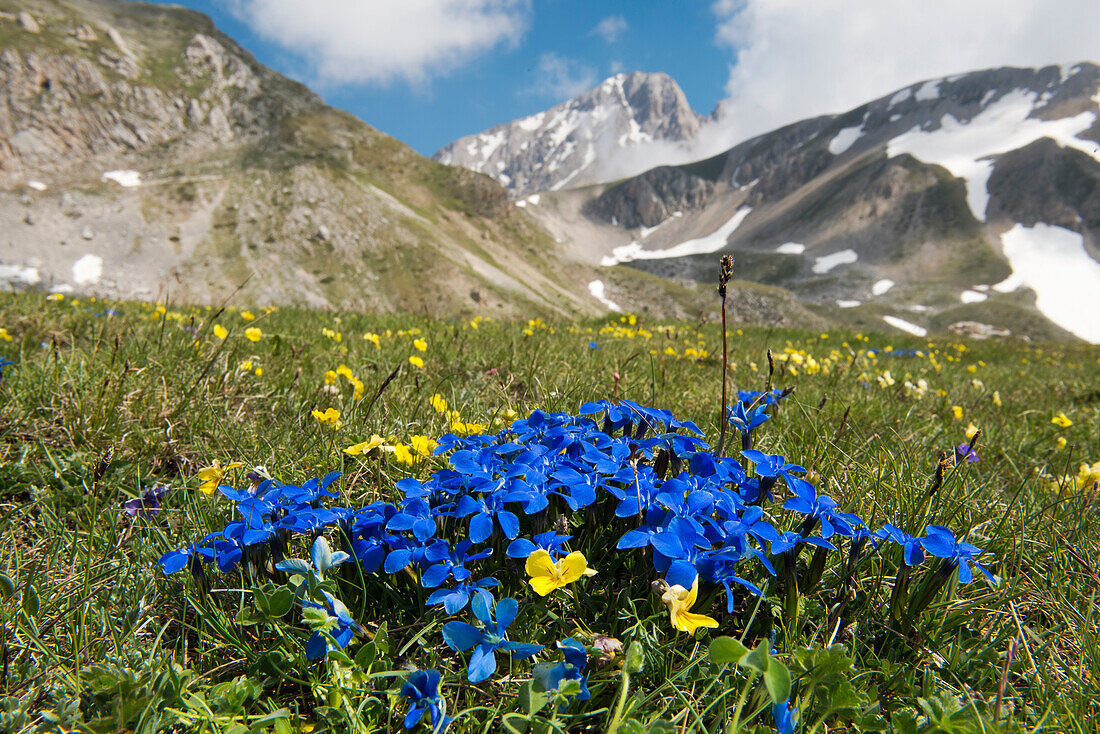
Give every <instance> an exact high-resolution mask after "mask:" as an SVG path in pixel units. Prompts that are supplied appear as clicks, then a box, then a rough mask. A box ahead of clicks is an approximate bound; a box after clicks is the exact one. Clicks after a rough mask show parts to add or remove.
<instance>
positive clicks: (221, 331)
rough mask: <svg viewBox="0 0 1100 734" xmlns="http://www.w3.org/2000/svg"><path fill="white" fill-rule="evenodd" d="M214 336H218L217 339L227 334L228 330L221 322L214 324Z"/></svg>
mask: <svg viewBox="0 0 1100 734" xmlns="http://www.w3.org/2000/svg"><path fill="white" fill-rule="evenodd" d="M214 336H216V337H218V338H219V339H224V338H226V337H227V336H229V332H228V331H227V330H226V328H225V327H224V326H222V325H221V324H214Z"/></svg>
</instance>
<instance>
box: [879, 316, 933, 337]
mask: <svg viewBox="0 0 1100 734" xmlns="http://www.w3.org/2000/svg"><path fill="white" fill-rule="evenodd" d="M882 320H883V321H885V322H886V323H888V324H890V326H893V327H894V328H895V329H901V330H902V331H905V332H908V333H910V334H912V335H913V336H928V329H925V328H924V327H923V326H917V325H916V324H911V323H909V322H908V321H906V320H905V319H899V318H898V317H897V316H883V317H882Z"/></svg>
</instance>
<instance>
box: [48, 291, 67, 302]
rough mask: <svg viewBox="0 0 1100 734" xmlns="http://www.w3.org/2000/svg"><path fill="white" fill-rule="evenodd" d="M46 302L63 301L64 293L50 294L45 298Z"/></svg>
mask: <svg viewBox="0 0 1100 734" xmlns="http://www.w3.org/2000/svg"><path fill="white" fill-rule="evenodd" d="M46 300H47V301H64V300H65V294H64V293H51V294H50V295H48V296H46Z"/></svg>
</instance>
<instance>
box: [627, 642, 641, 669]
mask: <svg viewBox="0 0 1100 734" xmlns="http://www.w3.org/2000/svg"><path fill="white" fill-rule="evenodd" d="M644 666H645V650H643V649H642V643H641V642H640V641H638V640H634V641H633V642H631V643H630V645H629V646H627V648H626V656H625V658H624V659H623V671H624V672H626V673H640V672H642V668H643V667H644Z"/></svg>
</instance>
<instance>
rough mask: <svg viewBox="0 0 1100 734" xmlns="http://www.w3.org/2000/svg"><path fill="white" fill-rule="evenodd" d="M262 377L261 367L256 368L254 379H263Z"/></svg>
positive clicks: (262, 370)
mask: <svg viewBox="0 0 1100 734" xmlns="http://www.w3.org/2000/svg"><path fill="white" fill-rule="evenodd" d="M263 376H264V368H263V367H257V368H256V377H263Z"/></svg>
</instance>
